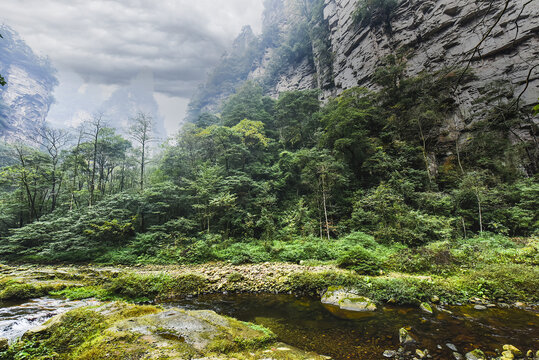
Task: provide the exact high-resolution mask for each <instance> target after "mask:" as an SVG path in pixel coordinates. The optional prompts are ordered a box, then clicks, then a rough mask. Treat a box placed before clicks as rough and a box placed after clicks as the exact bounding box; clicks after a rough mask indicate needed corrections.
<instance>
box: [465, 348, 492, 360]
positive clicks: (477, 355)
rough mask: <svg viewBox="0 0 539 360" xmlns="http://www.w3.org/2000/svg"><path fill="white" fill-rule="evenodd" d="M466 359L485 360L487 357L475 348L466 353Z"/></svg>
mask: <svg viewBox="0 0 539 360" xmlns="http://www.w3.org/2000/svg"><path fill="white" fill-rule="evenodd" d="M466 360H487V357H486V356H485V353H484V352H482V351H481V350H479V349H475V350H473V351H470V352H469V353H467V354H466Z"/></svg>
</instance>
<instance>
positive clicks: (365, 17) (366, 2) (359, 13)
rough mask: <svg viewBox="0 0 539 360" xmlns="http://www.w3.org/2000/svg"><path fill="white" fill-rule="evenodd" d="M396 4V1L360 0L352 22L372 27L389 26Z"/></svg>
mask: <svg viewBox="0 0 539 360" xmlns="http://www.w3.org/2000/svg"><path fill="white" fill-rule="evenodd" d="M398 4H399V2H398V1H397V0H361V1H359V2H358V7H357V9H356V10H355V12H354V15H353V16H354V22H356V23H357V24H363V23H366V24H367V25H372V26H378V25H382V24H386V25H389V22H390V20H391V15H392V14H393V11H394V10H395V9H396V8H397V6H398Z"/></svg>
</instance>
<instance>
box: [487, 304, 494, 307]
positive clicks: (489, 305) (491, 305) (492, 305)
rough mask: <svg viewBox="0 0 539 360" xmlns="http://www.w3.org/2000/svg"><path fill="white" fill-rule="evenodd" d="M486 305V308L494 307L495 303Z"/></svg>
mask: <svg viewBox="0 0 539 360" xmlns="http://www.w3.org/2000/svg"><path fill="white" fill-rule="evenodd" d="M487 307H488V308H495V307H496V304H487Z"/></svg>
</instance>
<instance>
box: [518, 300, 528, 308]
mask: <svg viewBox="0 0 539 360" xmlns="http://www.w3.org/2000/svg"><path fill="white" fill-rule="evenodd" d="M515 306H516V307H518V308H523V307H526V304H524V303H523V302H522V301H517V302H516V303H515Z"/></svg>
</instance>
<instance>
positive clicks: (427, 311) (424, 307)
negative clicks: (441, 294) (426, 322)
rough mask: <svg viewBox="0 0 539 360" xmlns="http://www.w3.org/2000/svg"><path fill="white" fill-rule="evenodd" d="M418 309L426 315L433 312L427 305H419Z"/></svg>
mask: <svg viewBox="0 0 539 360" xmlns="http://www.w3.org/2000/svg"><path fill="white" fill-rule="evenodd" d="M419 308H420V309H421V311H423V312H426V313H428V314H432V313H433V311H432V307H431V306H430V304H428V303H425V302H424V303H421V305H419Z"/></svg>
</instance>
